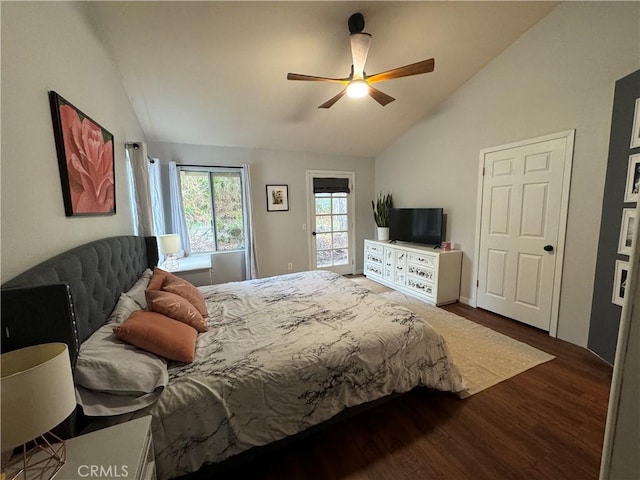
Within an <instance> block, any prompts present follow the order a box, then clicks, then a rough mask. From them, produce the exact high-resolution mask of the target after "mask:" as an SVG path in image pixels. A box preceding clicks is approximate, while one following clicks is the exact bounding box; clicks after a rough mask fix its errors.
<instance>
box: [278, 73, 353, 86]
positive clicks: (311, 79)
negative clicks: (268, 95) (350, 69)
mask: <svg viewBox="0 0 640 480" xmlns="http://www.w3.org/2000/svg"><path fill="white" fill-rule="evenodd" d="M287 80H304V81H308V82H334V83H342V84H343V85H346V84H347V83H349V80H350V78H348V77H347V78H328V77H314V76H312V75H302V74H300V73H287Z"/></svg>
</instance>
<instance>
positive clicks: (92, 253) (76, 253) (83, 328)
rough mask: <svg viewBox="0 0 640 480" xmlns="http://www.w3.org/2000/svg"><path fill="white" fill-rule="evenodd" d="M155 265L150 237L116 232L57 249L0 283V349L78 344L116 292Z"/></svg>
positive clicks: (105, 313) (73, 350)
mask: <svg viewBox="0 0 640 480" xmlns="http://www.w3.org/2000/svg"><path fill="white" fill-rule="evenodd" d="M157 263H158V247H157V244H156V239H155V237H135V236H119V237H110V238H104V239H101V240H96V241H93V242H90V243H87V244H85V245H81V246H79V247H76V248H74V249H72V250H68V251H67V252H64V253H61V254H60V255H57V256H55V257H53V258H51V259H49V260H47V261H45V262H43V263H41V264H39V265H36V266H35V267H33V268H31V269H29V270H27V271H26V272H24V273H22V274H20V275H18V276H17V277H15V278H13V279H12V280H9V281H8V282H6V283H5V284H3V285H2V290H1V295H2V303H1V308H2V312H1V313H2V351H3V352H7V351H11V350H15V349H18V348H22V347H26V346H30V345H36V344H39V343H48V342H64V343H66V344H67V345H69V354H70V356H71V362H72V365H75V360H76V357H77V354H78V350H79V348H80V343H82V342H83V341H84V340H86V339H87V338H88V337H89V336H90V335H91V334H92V333H93V332H95V331H96V330H97V329H98V328H99V327H101V326H102V325H104V323H105V322H106V320H107V318H108V317H109V314H110V313H111V311H112V310H113V308H114V307H115V305H116V303H117V301H118V298H119V297H120V293H121V292H124V291H127V290H129V289H130V288H131V287H132V286H133V284H134V283H135V282H136V280H138V278H140V275H141V274H142V272H144V270H145V269H147V268H152V269H153V267H154V266H155V265H156V264H157Z"/></svg>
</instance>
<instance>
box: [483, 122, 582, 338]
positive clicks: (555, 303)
mask: <svg viewBox="0 0 640 480" xmlns="http://www.w3.org/2000/svg"><path fill="white" fill-rule="evenodd" d="M575 134H576V131H575V129H573V130H565V131H562V132H557V133H552V134H549V135H544V136H542V137H536V138H529V139H527V140H521V141H518V142H513V143H508V144H506V145H499V146H496V147H489V148H484V149H482V150H480V160H479V162H478V163H479V166H478V196H477V201H476V233H475V235H476V237H475V238H476V239H475V248H474V255H473V278H472V283H471V291H472V292H473V295H472V302H471V306H472V307H474V308H476V307H477V306H478V279H479V274H480V272H479V270H480V228H481V226H482V198H483V188H484V158H485V156H486V155H487V154H489V153H493V152H498V151H501V150H508V149H511V148H516V147H523V146H526V145H530V144H534V143H541V142H547V141H549V140H557V139H565V143H566V148H565V157H564V166H565V174H564V177H563V180H562V196H561V205H560V219H559V222H560V225H559V226H558V244H557V245H558V247H561V248H556V265H555V271H554V277H553V278H554V280H553V296H552V300H551V319H550V324H549V335H550V336H552V337H557V336H558V315H559V313H560V287H561V285H562V271H563V266H564V251H565V247H566V245H565V241H566V234H567V219H568V213H569V190H570V187H571V176H572V173H573V172H572V170H573V168H572V165H573V149H574V141H575Z"/></svg>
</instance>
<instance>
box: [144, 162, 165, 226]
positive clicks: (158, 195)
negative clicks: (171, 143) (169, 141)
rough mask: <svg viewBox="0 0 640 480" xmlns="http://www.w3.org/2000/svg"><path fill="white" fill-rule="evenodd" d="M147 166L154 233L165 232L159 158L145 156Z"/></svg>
mask: <svg viewBox="0 0 640 480" xmlns="http://www.w3.org/2000/svg"><path fill="white" fill-rule="evenodd" d="M147 165H148V168H149V192H150V194H151V210H152V216H153V228H154V232H155V234H156V235H160V234H162V233H164V232H165V223H164V201H163V200H162V181H161V179H160V160H159V159H157V158H151V157H148V158H147Z"/></svg>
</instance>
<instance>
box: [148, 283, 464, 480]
mask: <svg viewBox="0 0 640 480" xmlns="http://www.w3.org/2000/svg"><path fill="white" fill-rule="evenodd" d="M201 290H202V292H203V293H204V296H205V298H206V300H207V303H208V309H209V326H210V330H209V332H207V333H204V334H200V335H199V336H198V342H197V351H196V360H195V361H194V362H193V363H192V364H190V365H174V366H173V367H171V368H170V370H169V384H168V385H167V387H166V388H165V390H164V392H163V393H162V395H161V396H160V398H159V399H158V401H157V403H156V405H155V406H154V407H153V409H152V412H151V413H152V414H153V424H152V425H153V427H152V428H153V438H154V447H155V451H156V462H157V469H158V478H159V479H161V480H162V479H167V478H172V477H175V476H178V475H181V474H184V473H187V472H191V471H195V470H197V469H198V468H200V467H201V465H202V464H204V463H209V462H219V461H222V460H224V459H226V458H228V457H230V456H232V455H235V454H237V453H240V452H242V451H244V450H247V449H249V448H251V447H253V446H257V445H264V444H267V443H270V442H273V441H275V440H278V439H281V438H284V437H286V436H289V435H292V434H295V433H297V432H300V431H302V430H304V429H306V428H307V427H310V426H312V425H315V424H318V423H320V422H322V421H324V420H327V419H329V418H330V417H332V416H333V415H335V414H336V413H338V412H340V411H341V410H343V409H344V408H346V407H350V406H354V405H358V404H361V403H364V402H368V401H371V400H375V399H377V398H380V397H383V396H385V395H388V394H390V393H392V392H405V391H408V390H410V389H412V388H414V387H416V386H418V385H422V386H426V387H429V388H433V389H437V390H445V391H453V392H456V391H460V390H462V389H463V383H462V379H461V377H460V374H459V372H458V370H457V368H456V367H455V366H454V365H453V364H452V363H451V361H450V358H449V355H448V350H447V347H446V345H445V343H444V340H443V338H442V337H441V336H440V335H439V334H437V333H436V332H435V331H434V330H433V329H432V328H431V327H430V326H429V325H428V323H427V322H426V321H425V320H423V319H421V318H419V317H417V316H416V315H415V314H414V313H412V312H410V311H409V310H407V309H405V308H403V307H401V306H399V305H397V304H394V303H391V302H389V301H387V300H385V299H384V298H382V297H380V296H378V295H376V294H373V293H371V292H370V291H368V290H366V289H364V288H362V287H359V286H357V285H355V284H354V283H353V282H351V281H350V280H347V279H345V278H343V277H341V276H339V275H336V274H333V273H330V272H326V271H313V272H303V273H296V274H291V275H283V276H278V277H272V278H266V279H260V280H252V281H247V282H238V283H229V284H223V285H213V286H208V287H201Z"/></svg>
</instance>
